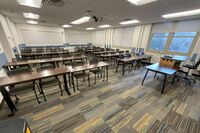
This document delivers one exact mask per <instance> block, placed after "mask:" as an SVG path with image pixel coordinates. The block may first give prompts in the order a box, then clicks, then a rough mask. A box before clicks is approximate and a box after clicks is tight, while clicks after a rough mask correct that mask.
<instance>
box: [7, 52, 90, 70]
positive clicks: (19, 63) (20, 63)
mask: <svg viewBox="0 0 200 133" xmlns="http://www.w3.org/2000/svg"><path fill="white" fill-rule="evenodd" d="M79 59H87V56H84V55H83V56H72V57H59V58H50V59H40V60H28V61H16V62H7V63H6V64H4V65H3V68H5V69H6V70H10V69H12V67H16V66H25V65H27V66H29V65H31V64H43V63H54V64H55V66H56V65H57V66H58V62H60V61H73V60H79Z"/></svg>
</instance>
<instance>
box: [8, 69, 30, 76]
mask: <svg viewBox="0 0 200 133" xmlns="http://www.w3.org/2000/svg"><path fill="white" fill-rule="evenodd" d="M30 72H31V70H30V68H27V67H23V68H17V69H13V70H10V71H8V73H7V74H8V75H15V74H21V73H30Z"/></svg>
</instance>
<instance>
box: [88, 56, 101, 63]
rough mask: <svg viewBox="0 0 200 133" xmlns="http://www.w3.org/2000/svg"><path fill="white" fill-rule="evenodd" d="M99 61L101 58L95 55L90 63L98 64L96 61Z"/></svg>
mask: <svg viewBox="0 0 200 133" xmlns="http://www.w3.org/2000/svg"><path fill="white" fill-rule="evenodd" d="M98 62H99V59H98V58H96V57H94V58H93V59H92V60H89V63H90V64H96V63H98Z"/></svg>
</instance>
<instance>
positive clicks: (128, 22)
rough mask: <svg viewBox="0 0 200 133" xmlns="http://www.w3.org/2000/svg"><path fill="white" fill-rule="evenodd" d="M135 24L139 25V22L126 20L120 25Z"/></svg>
mask: <svg viewBox="0 0 200 133" xmlns="http://www.w3.org/2000/svg"><path fill="white" fill-rule="evenodd" d="M136 23H140V21H139V20H127V21H123V22H120V24H121V25H128V24H136Z"/></svg>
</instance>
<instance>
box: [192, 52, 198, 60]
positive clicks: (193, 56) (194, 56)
mask: <svg viewBox="0 0 200 133" xmlns="http://www.w3.org/2000/svg"><path fill="white" fill-rule="evenodd" d="M197 55H198V54H197V53H194V54H193V55H192V58H191V61H195V60H196V58H197Z"/></svg>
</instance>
